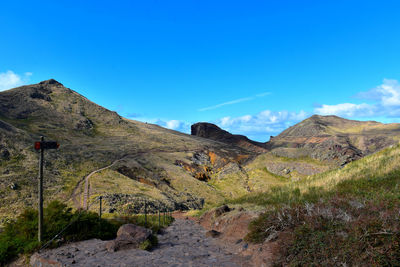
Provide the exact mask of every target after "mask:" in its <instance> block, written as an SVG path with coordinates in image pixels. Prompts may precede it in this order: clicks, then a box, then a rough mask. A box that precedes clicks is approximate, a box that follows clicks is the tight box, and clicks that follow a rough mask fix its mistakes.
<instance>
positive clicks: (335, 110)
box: [314, 103, 375, 117]
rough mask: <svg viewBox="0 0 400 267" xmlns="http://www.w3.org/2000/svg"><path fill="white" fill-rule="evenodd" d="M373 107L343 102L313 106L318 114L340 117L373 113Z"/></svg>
mask: <svg viewBox="0 0 400 267" xmlns="http://www.w3.org/2000/svg"><path fill="white" fill-rule="evenodd" d="M374 110H375V107H374V106H373V105H369V104H365V103H363V104H353V103H343V104H337V105H322V106H321V107H318V108H315V109H314V112H315V113H316V114H319V115H337V116H341V117H367V116H372V115H373V114H374Z"/></svg>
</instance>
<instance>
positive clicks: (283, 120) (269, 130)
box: [214, 110, 309, 142]
mask: <svg viewBox="0 0 400 267" xmlns="http://www.w3.org/2000/svg"><path fill="white" fill-rule="evenodd" d="M308 116H309V114H307V113H306V112H304V111H300V112H288V111H270V110H264V111H262V112H260V113H258V114H255V115H245V116H240V117H235V118H232V117H223V118H221V119H219V120H216V121H214V123H215V124H217V125H218V126H219V127H221V128H223V129H224V130H226V131H228V132H231V133H233V134H242V135H246V136H248V137H249V138H251V139H254V140H258V141H264V142H265V141H267V139H268V137H269V136H270V135H276V134H279V133H280V132H282V131H283V130H285V129H286V128H287V127H289V126H291V125H293V124H295V123H297V122H300V121H302V120H304V119H305V118H307V117H308Z"/></svg>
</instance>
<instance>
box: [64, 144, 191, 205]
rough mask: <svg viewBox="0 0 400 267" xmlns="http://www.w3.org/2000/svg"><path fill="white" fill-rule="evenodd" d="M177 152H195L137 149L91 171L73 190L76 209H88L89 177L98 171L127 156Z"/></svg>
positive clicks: (72, 197)
mask: <svg viewBox="0 0 400 267" xmlns="http://www.w3.org/2000/svg"><path fill="white" fill-rule="evenodd" d="M176 152H193V151H192V150H187V149H181V150H163V149H149V150H145V151H137V152H134V153H131V154H125V155H124V156H122V157H121V158H119V159H116V160H115V161H114V162H113V163H111V164H110V165H108V166H105V167H102V168H100V169H97V170H94V171H92V172H91V173H89V174H88V175H87V176H85V177H84V178H82V179H81V180H79V181H78V183H77V184H76V186H75V188H74V190H73V191H72V194H71V199H72V201H73V203H74V206H75V208H76V209H80V208H82V206H83V207H84V208H85V209H87V207H88V201H87V200H88V199H89V197H90V185H89V178H90V177H91V176H92V175H94V174H95V173H98V172H100V171H102V170H105V169H108V168H110V167H112V166H113V165H114V164H116V163H117V162H118V161H120V160H123V159H124V158H126V157H137V156H140V155H144V154H148V153H176ZM83 182H84V183H85V188H84V192H83V194H84V195H83V197H84V199H83V205H81V192H79V191H80V187H81V185H82V183H83Z"/></svg>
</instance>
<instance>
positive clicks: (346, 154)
mask: <svg viewBox="0 0 400 267" xmlns="http://www.w3.org/2000/svg"><path fill="white" fill-rule="evenodd" d="M399 138H400V124H398V123H390V124H383V123H379V122H376V121H355V120H347V119H343V118H340V117H337V116H320V115H314V116H312V117H310V118H308V119H306V120H304V121H302V122H300V123H298V124H296V125H294V126H292V127H290V128H288V129H286V130H285V131H283V132H282V133H281V134H279V135H278V136H276V137H273V138H271V140H270V141H269V142H267V144H266V145H267V147H268V149H269V150H270V151H271V152H272V153H273V154H275V155H278V156H283V157H291V158H299V157H310V158H313V159H318V160H321V161H329V162H334V163H335V164H337V165H345V164H347V163H349V162H351V161H353V160H357V159H359V158H361V157H364V156H366V155H369V154H372V153H374V152H376V151H379V150H381V149H383V148H385V147H387V146H390V145H394V144H397V143H398V142H399Z"/></svg>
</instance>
